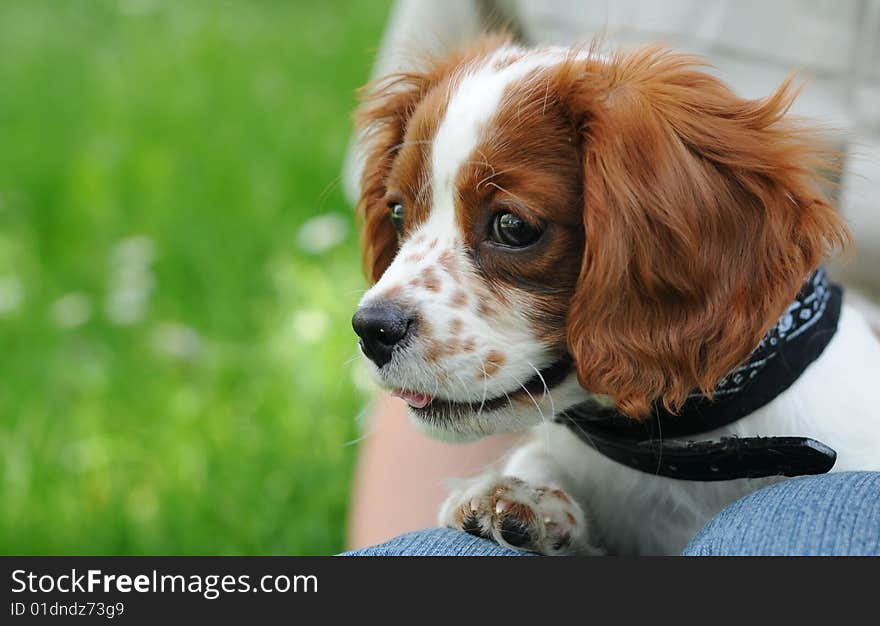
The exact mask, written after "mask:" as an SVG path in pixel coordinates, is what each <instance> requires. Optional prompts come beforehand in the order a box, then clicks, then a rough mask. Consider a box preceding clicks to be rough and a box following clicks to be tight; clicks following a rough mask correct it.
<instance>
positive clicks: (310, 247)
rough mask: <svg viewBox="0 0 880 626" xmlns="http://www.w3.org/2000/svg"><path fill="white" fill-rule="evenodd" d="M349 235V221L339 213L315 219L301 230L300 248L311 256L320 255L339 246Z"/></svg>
mask: <svg viewBox="0 0 880 626" xmlns="http://www.w3.org/2000/svg"><path fill="white" fill-rule="evenodd" d="M347 234H348V219H346V218H345V217H343V216H342V215H340V214H339V213H325V214H324V215H319V216H318V217H313V218H312V219H310V220H309V221H307V222H306V223H305V224H303V225H302V226H301V227H300V229H299V234H298V235H297V240H298V242H299V247H300V248H301V249H302V250H303V251H304V252H308V253H309V254H320V253H321V252H326V251H327V250H329V249H331V248H333V247H335V246H338V245H339V244H340V243H342V242H343V240H345V237H346V235H347Z"/></svg>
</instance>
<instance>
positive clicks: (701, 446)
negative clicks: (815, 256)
mask: <svg viewBox="0 0 880 626" xmlns="http://www.w3.org/2000/svg"><path fill="white" fill-rule="evenodd" d="M841 303H842V292H841V289H840V287H838V286H837V285H834V284H831V283H829V281H828V277H827V275H826V274H825V271H824V270H823V269H821V268H820V269H818V270H816V272H815V273H814V274H813V275H812V276H811V277H810V279H809V280H808V281H807V282H806V283H805V284H804V287H803V288H802V289H801V291H800V292H799V293H798V295H797V297H796V299H795V301H794V302H793V303H792V304H791V305H790V306H789V307H788V309H787V310H786V312H785V313H784V314H783V315H782V317H781V318H779V321H778V322H777V323H776V325H775V326H773V328H771V329H770V331H768V332H767V334H766V335H765V336H764V338H763V339H762V340H761V343H760V344H759V346H758V348H757V349H756V350H755V351H754V352H753V353H752V354H751V356H750V357H749V359H748V361H746V362H745V363H744V364H743V365H741V366H739V367H737V368H736V369H735V370H733V371H732V372H731V373H730V374H728V375H727V376H725V377H724V378H723V379H722V380H721V381H719V383H718V386H717V387H716V388H715V391H714V394H713V399H711V400H710V399H709V398H707V397H705V396H704V395H702V394H700V393H699V392H696V393H693V394H691V396H690V397H689V398H688V399H687V401H686V402H685V405H684V406H683V407H682V409H681V411H680V412H679V413H678V414H675V415H674V414H671V413H669V412H668V411H666V410H664V409H663V408H662V407H659V406H655V408H654V410H653V413H652V415H651V416H650V417H649V418H647V419H645V420H639V421H637V420H634V419H632V418H629V417H626V416H625V415H622V414H621V413H619V412H617V411H616V410H614V409H609V408H603V407H601V406H599V405H598V404H597V403H595V402H587V403H584V404H580V405H578V406H576V407H573V408H572V409H569V410H568V411H566V412H564V413H562V414H560V415H559V416H557V418H556V419H557V421H560V422H562V423H564V424H566V425H568V426H569V428H571V429H572V431H573V432H574V433H576V434H577V435H578V436H579V437H580V438H581V439H582V440H583V441H584V442H586V443H588V444H589V445H591V446H592V447H594V448H595V449H596V450H598V451H599V452H601V453H602V454H604V455H605V456H607V457H608V458H610V459H613V460H615V461H617V462H619V463H623V464H624V465H628V466H629V467H632V468H635V469H638V470H641V471H643V472H648V473H650V474H657V475H660V476H668V477H671V478H680V479H683V480H697V481H712V480H731V479H734V478H759V477H763V476H800V475H804V474H822V473H825V472H827V471H829V470H830V469H831V467H832V466H833V465H834V461H835V459H836V456H837V455H836V453H835V452H834V450H832V449H831V448H829V447H828V446H826V445H824V444H822V443H820V442H818V441H814V440H812V439H807V438H803V437H748V438H737V437H726V438H722V439H720V440H716V441H696V442H695V441H690V440H687V439H685V440H682V439H681V438H688V437H691V436H692V435H696V434H699V433H704V432H708V431H711V430H714V429H716V428H720V427H722V426H726V425H727V424H730V423H732V422H735V421H736V420H738V419H740V418H742V417H745V416H746V415H749V414H750V413H753V412H754V411H755V410H757V409H759V408H761V407H762V406H764V405H766V404H767V403H769V402H770V401H771V400H773V399H774V398H776V396H778V395H779V394H780V393H782V392H783V391H785V390H786V389H788V388H789V387H790V386H791V385H792V383H794V381H795V380H797V379H798V377H799V376H800V375H801V374H802V373H803V372H804V370H805V369H807V367H808V366H809V365H810V363H812V362H813V361H815V360H816V359H817V358H818V357H819V355H820V354H822V351H823V350H824V349H825V346H827V345H828V342H829V341H831V338H832V337H833V336H834V333H835V331H836V330H837V322H838V319H839V318H840V307H841Z"/></svg>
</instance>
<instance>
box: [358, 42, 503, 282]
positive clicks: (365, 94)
mask: <svg viewBox="0 0 880 626" xmlns="http://www.w3.org/2000/svg"><path fill="white" fill-rule="evenodd" d="M509 41H510V37H509V36H507V35H504V34H499V35H491V36H486V37H483V38H481V39H480V40H478V41H477V42H476V43H474V44H473V45H471V46H469V47H467V48H464V49H462V50H459V51H457V52H454V53H452V54H450V55H449V56H447V57H444V58H443V59H424V60H423V62H422V65H423V67H424V68H425V69H424V70H423V71H419V72H402V73H398V74H392V75H389V76H386V77H384V78H380V79H378V80H376V81H374V82H373V83H371V84H369V85H367V86H366V87H364V88H363V89H362V90H361V107H360V108H359V110H358V111H357V112H356V113H355V122H356V126H357V128H358V131H359V134H360V140H359V141H360V146H359V147H360V149H361V155H362V158H363V162H364V169H363V172H362V174H361V196H360V200H359V201H358V208H357V212H358V216H359V218H360V220H361V222H362V247H363V263H364V271H365V272H366V274H367V278H368V279H369V280H370V282H375V281H377V280H379V277H381V276H382V274H383V273H384V272H385V270H386V269H387V267H388V266H389V265H390V264H391V261H392V260H393V259H394V255H395V254H396V252H397V245H398V244H397V235H396V233H395V231H394V228H393V226H392V224H391V221H390V219H389V217H388V207H387V206H386V204H385V202H384V200H385V194H386V191H387V190H386V187H385V185H386V179H387V178H388V173H389V172H390V170H391V166H392V164H393V162H394V158H395V156H396V155H397V151H398V150H399V149H400V147H401V144H402V142H403V141H404V136H405V134H406V129H407V123H408V121H409V119H410V117H411V116H412V114H413V111H414V110H415V109H416V107H417V106H418V104H419V103H420V102H421V101H422V100H423V99H424V98H425V96H426V95H427V94H428V93H429V92H430V91H431V90H432V89H433V88H435V87H437V86H438V85H439V84H440V83H441V82H443V81H444V80H445V79H449V78H450V77H451V76H452V75H453V74H454V73H455V71H456V70H457V69H458V68H460V67H462V66H464V65H466V64H467V63H468V62H470V61H472V60H474V59H476V58H479V57H482V56H485V55H486V54H489V53H490V52H491V51H492V50H494V49H496V48H498V47H500V46H502V45H505V44H506V43H508V42H509Z"/></svg>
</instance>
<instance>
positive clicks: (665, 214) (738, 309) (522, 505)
mask: <svg viewBox="0 0 880 626" xmlns="http://www.w3.org/2000/svg"><path fill="white" fill-rule="evenodd" d="M793 99H794V90H793V89H792V86H791V81H790V80H789V81H786V83H785V84H783V85H782V86H781V87H780V88H779V90H778V91H777V92H776V93H774V94H772V95H770V96H769V97H767V98H766V99H763V100H745V99H742V98H739V97H737V96H736V95H734V94H733V93H732V92H731V90H730V89H729V88H728V87H726V86H725V85H724V84H723V83H722V82H721V81H720V80H718V79H717V78H715V77H713V76H712V75H710V74H709V73H707V72H706V71H705V70H704V68H703V67H702V66H701V63H700V62H699V61H698V60H697V59H695V58H693V57H689V56H684V55H681V54H676V53H673V52H671V51H669V50H666V49H663V48H661V47H648V48H643V49H639V50H636V51H634V52H629V53H619V54H614V55H612V56H604V55H600V54H598V53H597V51H596V50H595V49H589V50H570V49H562V48H543V49H524V48H520V47H516V46H513V45H511V44H509V43H508V42H505V41H503V40H498V39H488V40H485V41H483V42H481V43H480V44H479V45H476V46H474V47H472V48H470V49H468V50H465V51H463V52H460V53H458V54H455V55H453V56H451V57H449V58H446V59H440V60H435V61H432V62H431V63H430V64H428V66H427V67H426V68H425V69H424V70H423V71H418V72H409V73H402V74H397V75H393V76H389V77H386V78H384V79H381V80H379V81H377V82H376V83H374V84H373V85H372V86H370V87H369V88H368V90H367V91H366V94H365V97H364V101H363V104H362V107H361V109H360V111H359V113H358V119H359V122H360V127H361V129H362V133H361V144H360V148H361V152H362V154H363V156H364V169H363V176H362V184H361V189H362V195H361V199H360V202H359V213H360V216H361V219H362V224H363V245H364V264H365V268H366V272H367V275H368V278H369V279H370V281H371V282H372V283H373V284H372V287H371V288H370V289H369V291H368V292H367V293H366V295H365V296H364V297H363V300H362V301H361V303H360V306H359V308H358V310H357V312H356V313H355V316H354V318H353V326H354V329H355V331H356V332H357V334H358V335H359V336H360V346H361V348H362V351H363V353H364V355H365V356H366V357H367V359H368V362H369V364H370V368H371V370H372V371H373V373H374V374H375V376H376V378H377V379H378V381H379V382H380V384H381V385H383V386H384V387H386V388H388V389H390V390H392V392H393V393H394V394H395V395H397V396H399V397H401V398H403V399H404V400H405V401H406V402H407V403H408V405H409V411H410V415H411V417H412V419H413V420H414V421H415V423H416V424H418V425H420V426H421V427H423V428H424V429H425V430H427V431H428V432H430V433H432V434H435V435H438V436H445V437H454V438H459V439H462V438H473V437H480V436H483V435H487V434H490V433H499V432H506V431H520V430H524V429H531V428H534V429H535V430H536V433H535V436H534V438H533V439H532V440H531V442H530V443H527V444H526V445H524V446H523V447H521V448H520V449H518V450H516V451H515V452H514V453H513V454H512V455H511V456H510V458H509V459H507V461H506V463H505V464H504V465H503V467H502V468H501V469H500V471H492V472H487V474H486V475H484V476H480V477H477V478H474V479H472V480H467V481H465V482H463V483H462V484H461V485H459V486H458V487H457V488H456V489H454V490H453V492H452V493H451V495H450V496H449V498H448V500H447V501H446V503H445V504H444V505H443V507H442V510H441V511H440V523H441V524H442V525H445V526H450V527H453V528H458V529H461V530H465V531H468V532H471V533H474V534H479V535H482V536H485V537H490V538H492V539H494V540H495V541H497V542H499V543H501V544H506V545H509V546H512V547H516V548H519V549H522V550H528V551H533V552H538V553H541V554H572V553H575V554H590V553H598V552H610V553H638V554H674V553H677V552H679V551H680V550H681V549H682V548H683V547H684V546H685V545H686V543H687V541H688V539H689V538H690V537H692V536H693V534H694V533H695V532H696V531H697V530H698V529H699V528H700V527H701V526H702V525H703V524H704V523H705V522H706V521H708V519H709V518H710V517H711V516H713V515H714V514H716V513H717V512H719V511H720V510H721V509H722V508H723V507H724V506H725V505H727V504H729V503H731V502H732V501H734V500H736V499H737V498H739V497H741V496H743V495H744V494H746V493H748V492H750V491H753V490H755V489H757V488H758V487H761V486H763V485H765V484H767V483H769V482H772V481H777V480H783V479H784V477H785V476H797V475H802V474H815V473H821V472H825V471H828V470H829V469H831V468H832V467H833V469H834V470H835V471H839V470H868V469H873V470H878V469H880V406H878V405H880V402H878V400H877V395H876V393H875V389H874V388H875V387H876V386H877V384H878V383H880V345H878V342H877V339H876V338H875V337H874V336H873V335H872V333H871V331H870V330H869V328H868V326H867V324H866V323H865V321H864V320H863V319H862V318H861V317H860V316H859V314H858V313H856V312H855V311H854V310H853V309H852V308H851V307H850V306H848V304H847V303H846V302H845V300H844V299H843V296H842V292H841V291H840V289H839V288H838V287H837V286H835V285H833V284H831V283H829V282H828V279H827V277H826V276H825V274H824V271H823V270H822V269H821V267H820V265H821V263H822V262H823V260H824V259H826V257H827V256H828V255H829V254H831V253H832V252H834V251H836V250H840V249H843V248H845V247H846V245H847V244H848V241H849V235H848V233H847V230H846V227H845V225H844V223H843V222H842V220H841V218H840V216H839V215H838V214H837V212H836V211H835V209H834V208H833V207H832V206H831V204H830V203H829V201H828V200H827V199H826V197H825V195H824V193H823V187H825V186H826V180H825V176H826V175H827V173H828V172H829V171H832V170H833V157H834V155H833V154H830V153H829V152H827V151H825V150H824V149H823V148H822V143H821V141H820V140H819V137H817V136H816V135H815V134H814V133H813V132H811V131H810V129H808V128H807V127H805V126H803V125H802V124H800V123H798V122H796V121H793V120H791V119H789V118H788V117H786V112H787V110H788V108H789V106H790V105H791V102H792V100H793Z"/></svg>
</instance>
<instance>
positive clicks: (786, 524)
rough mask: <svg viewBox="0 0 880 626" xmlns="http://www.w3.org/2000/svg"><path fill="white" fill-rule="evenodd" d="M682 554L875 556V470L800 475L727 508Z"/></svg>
mask: <svg viewBox="0 0 880 626" xmlns="http://www.w3.org/2000/svg"><path fill="white" fill-rule="evenodd" d="M683 554H685V555H688V556H713V555H719V556H721V555H725V556H726V555H741V556H751V555H774V556H777V555H811V556H820V555H853V556H855V555H865V556H866V555H880V472H846V473H840V474H825V475H822V476H805V477H802V478H795V479H792V480H788V481H785V482H782V483H777V484H775V485H771V486H769V487H765V488H764V489H761V490H759V491H756V492H755V493H753V494H750V495H748V496H746V497H744V498H742V499H741V500H738V501H737V502H734V503H733V504H732V505H730V506H729V507H727V508H726V509H725V510H724V511H722V512H721V513H720V514H718V515H717V516H715V517H714V518H713V519H712V520H710V521H709V523H708V524H706V525H705V526H704V527H703V529H702V530H700V532H698V533H697V535H696V536H695V537H694V538H693V539H692V540H691V542H690V544H689V545H688V546H687V548H685V550H684V553H683Z"/></svg>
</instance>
